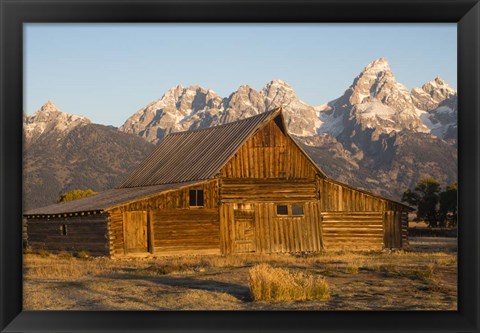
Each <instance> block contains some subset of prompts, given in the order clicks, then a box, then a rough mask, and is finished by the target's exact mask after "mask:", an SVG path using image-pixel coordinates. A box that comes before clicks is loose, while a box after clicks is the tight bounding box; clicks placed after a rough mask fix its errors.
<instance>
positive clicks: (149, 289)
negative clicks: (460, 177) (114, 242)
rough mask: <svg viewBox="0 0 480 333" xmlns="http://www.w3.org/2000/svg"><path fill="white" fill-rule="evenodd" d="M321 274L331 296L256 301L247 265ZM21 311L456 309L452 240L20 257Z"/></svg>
mask: <svg viewBox="0 0 480 333" xmlns="http://www.w3.org/2000/svg"><path fill="white" fill-rule="evenodd" d="M260 262H267V263H270V264H271V265H272V266H275V267H283V268H288V269H291V270H300V271H305V272H308V273H311V274H315V275H317V274H318V275H322V276H324V277H325V278H326V280H327V282H328V284H329V286H330V290H331V293H330V298H329V299H328V300H321V301H320V300H319V301H302V302H293V301H292V302H275V303H267V302H254V301H253V300H252V298H251V296H250V292H249V287H248V270H249V268H250V267H252V266H253V265H255V264H257V263H260ZM23 303H24V309H25V310H456V309H457V243H456V239H455V238H440V237H438V238H429V237H422V238H413V239H411V240H410V249H409V250H406V251H394V252H390V251H383V252H332V253H329V252H327V253H324V254H316V255H307V254H304V255H257V254H252V255H241V256H230V257H221V256H198V257H188V258H185V257H183V258H150V259H131V260H111V259H106V258H76V257H72V256H71V255H69V254H66V253H63V254H56V255H54V254H49V253H45V252H44V253H41V254H32V253H30V254H25V257H24V302H23Z"/></svg>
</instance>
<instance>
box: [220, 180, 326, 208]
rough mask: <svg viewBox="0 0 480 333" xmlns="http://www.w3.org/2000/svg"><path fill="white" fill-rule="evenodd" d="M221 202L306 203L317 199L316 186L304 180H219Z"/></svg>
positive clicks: (312, 182)
mask: <svg viewBox="0 0 480 333" xmlns="http://www.w3.org/2000/svg"><path fill="white" fill-rule="evenodd" d="M220 197H221V201H222V202H236V203H239V202H250V201H271V202H279V201H284V202H285V201H288V202H291V201H294V202H296V201H307V200H316V199H317V198H318V191H317V184H316V182H315V181H314V180H308V179H307V180H306V179H289V180H282V179H261V180H260V179H241V178H236V179H228V178H225V179H221V181H220Z"/></svg>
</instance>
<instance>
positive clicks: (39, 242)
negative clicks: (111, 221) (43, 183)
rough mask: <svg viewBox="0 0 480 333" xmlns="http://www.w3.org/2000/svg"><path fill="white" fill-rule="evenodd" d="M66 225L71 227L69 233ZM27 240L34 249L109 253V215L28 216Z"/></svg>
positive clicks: (96, 254)
mask: <svg viewBox="0 0 480 333" xmlns="http://www.w3.org/2000/svg"><path fill="white" fill-rule="evenodd" d="M63 225H65V226H66V227H67V234H66V235H62V233H61V229H60V228H61V226H63ZM27 242H28V246H29V247H31V248H32V249H34V250H39V249H45V250H47V251H53V252H58V251H70V252H79V251H87V252H88V253H89V254H91V255H95V256H103V255H108V254H109V246H108V229H107V215H106V214H96V215H86V216H72V217H55V218H38V219H28V220H27Z"/></svg>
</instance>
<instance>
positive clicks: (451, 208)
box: [438, 183, 458, 227]
mask: <svg viewBox="0 0 480 333" xmlns="http://www.w3.org/2000/svg"><path fill="white" fill-rule="evenodd" d="M457 194H458V186H457V183H452V184H450V185H448V186H447V188H446V189H445V191H443V192H442V193H440V198H439V202H440V208H439V210H438V215H439V222H440V225H441V226H444V227H446V226H449V227H454V226H456V225H457V211H458V201H457Z"/></svg>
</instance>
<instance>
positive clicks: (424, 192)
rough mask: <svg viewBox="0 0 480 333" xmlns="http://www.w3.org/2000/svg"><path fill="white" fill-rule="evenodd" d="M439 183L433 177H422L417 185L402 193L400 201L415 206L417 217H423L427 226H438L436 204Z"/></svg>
mask: <svg viewBox="0 0 480 333" xmlns="http://www.w3.org/2000/svg"><path fill="white" fill-rule="evenodd" d="M439 192H440V184H439V183H438V182H437V181H436V180H435V179H433V178H422V179H420V180H419V181H418V183H417V186H415V188H414V189H413V191H411V190H407V191H405V192H404V193H403V196H402V201H403V202H407V203H408V204H410V205H412V206H416V207H417V218H418V219H423V220H425V221H426V222H427V223H428V226H429V227H437V226H438V212H437V205H438V202H439Z"/></svg>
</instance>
